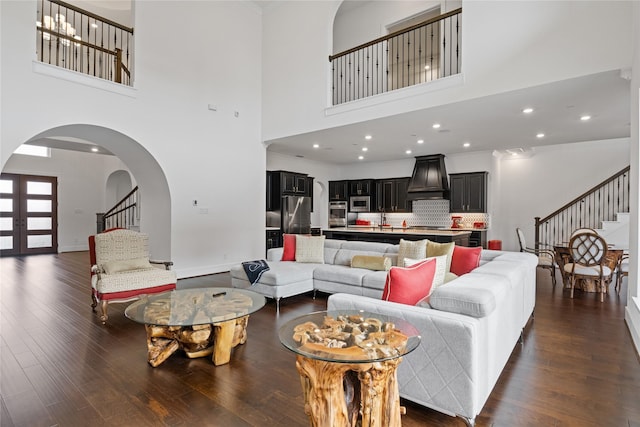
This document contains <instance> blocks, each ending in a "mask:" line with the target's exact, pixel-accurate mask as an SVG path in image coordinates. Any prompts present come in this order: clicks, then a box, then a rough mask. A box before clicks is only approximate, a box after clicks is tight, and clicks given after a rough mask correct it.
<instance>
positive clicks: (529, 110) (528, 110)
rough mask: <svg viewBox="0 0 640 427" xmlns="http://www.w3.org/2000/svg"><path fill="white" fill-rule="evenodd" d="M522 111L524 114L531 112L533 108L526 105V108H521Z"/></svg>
mask: <svg viewBox="0 0 640 427" xmlns="http://www.w3.org/2000/svg"><path fill="white" fill-rule="evenodd" d="M522 112H523V113H525V114H530V113H533V108H531V107H527V108H525V109H523V110H522Z"/></svg>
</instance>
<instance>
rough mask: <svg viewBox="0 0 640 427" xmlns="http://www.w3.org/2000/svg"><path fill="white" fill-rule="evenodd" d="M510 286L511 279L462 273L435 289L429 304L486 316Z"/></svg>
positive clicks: (463, 312)
mask: <svg viewBox="0 0 640 427" xmlns="http://www.w3.org/2000/svg"><path fill="white" fill-rule="evenodd" d="M510 287H511V282H510V280H509V279H508V278H507V277H504V276H498V275H489V274H465V275H463V276H460V277H459V278H458V279H456V280H455V281H452V282H449V283H446V284H444V285H442V286H439V287H438V288H437V289H435V290H434V291H433V292H432V293H431V297H430V298H429V304H430V305H431V307H432V308H434V309H436V310H442V311H448V312H451V313H459V314H465V315H467V316H472V317H478V318H479V317H486V316H488V315H489V314H491V313H492V312H493V310H495V308H496V305H497V304H499V303H500V302H501V301H502V300H503V299H504V298H505V295H506V294H507V293H508V292H509V288H510Z"/></svg>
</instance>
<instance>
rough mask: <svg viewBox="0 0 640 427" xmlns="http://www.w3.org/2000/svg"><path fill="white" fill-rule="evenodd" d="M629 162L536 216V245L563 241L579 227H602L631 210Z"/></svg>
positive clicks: (542, 247) (556, 243)
mask: <svg viewBox="0 0 640 427" xmlns="http://www.w3.org/2000/svg"><path fill="white" fill-rule="evenodd" d="M629 191H630V183H629V166H627V167H626V168H624V169H622V170H621V171H620V172H618V173H616V174H614V175H613V176H611V177H610V178H608V179H606V180H604V181H603V182H602V183H600V184H598V185H596V186H595V187H593V188H592V189H590V190H588V191H586V192H584V193H583V194H581V195H579V196H578V197H576V198H575V199H573V200H572V201H570V202H569V203H567V204H565V205H564V206H562V207H561V208H560V209H557V210H556V211H554V212H552V213H551V214H549V215H547V216H546V217H544V218H542V219H541V218H540V217H536V218H535V245H536V246H535V247H536V248H539V249H544V248H551V247H553V246H556V245H563V244H566V243H567V242H568V241H569V238H570V236H571V233H572V232H573V231H574V230H576V229H578V228H600V227H601V226H602V221H614V220H615V219H616V214H617V213H621V212H629Z"/></svg>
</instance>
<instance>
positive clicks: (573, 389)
mask: <svg viewBox="0 0 640 427" xmlns="http://www.w3.org/2000/svg"><path fill="white" fill-rule="evenodd" d="M88 264H89V257H88V253H86V252H73V253H65V254H60V255H33V256H28V257H15V258H1V259H0V316H1V323H0V335H1V338H2V340H1V342H0V362H1V368H2V371H1V378H0V391H1V401H0V402H1V407H0V424H1V425H2V426H3V427H4V426H29V427H31V426H52V425H59V426H89V425H91V426H165V425H166V426H183V425H184V426H186V425H205V426H308V425H309V420H308V418H307V417H306V415H305V414H304V409H303V397H302V388H301V387H300V381H299V378H298V375H297V372H296V369H295V365H294V362H295V357H294V356H293V354H292V353H290V352H289V351H287V350H286V349H284V348H283V347H282V346H281V345H280V343H279V341H278V338H277V330H278V327H279V325H281V324H283V323H284V322H286V321H287V320H289V319H291V318H293V317H295V316H298V315H301V314H305V313H308V312H311V311H317V310H323V309H325V308H326V295H320V296H319V297H318V298H317V299H315V300H314V299H313V298H312V296H311V295H300V296H297V297H293V298H287V299H285V300H283V301H282V303H281V309H280V314H279V315H277V314H276V310H275V304H274V303H273V302H272V301H269V302H268V303H267V305H266V306H265V307H264V308H263V309H262V310H260V311H259V312H257V313H255V314H253V315H252V316H251V318H250V320H249V326H248V333H249V337H248V340H247V343H246V344H244V345H242V346H239V347H237V348H236V349H234V350H233V353H232V355H231V362H230V363H229V364H228V365H223V366H217V367H216V366H214V365H213V363H212V362H211V360H209V359H207V358H203V359H188V358H186V357H184V356H182V355H179V354H177V355H174V356H172V357H171V358H169V359H168V360H167V361H166V362H165V363H164V364H162V365H161V366H160V367H158V368H151V367H150V366H149V365H148V364H147V352H146V343H145V337H146V335H145V331H144V328H143V327H142V326H141V325H139V324H136V323H134V322H132V321H130V320H128V319H126V318H125V317H124V315H123V311H124V307H125V305H112V306H110V307H109V321H108V324H107V325H106V326H102V325H101V324H100V322H99V319H98V316H97V315H96V314H95V313H92V311H91V307H90V302H91V301H90V297H89V295H90V293H89V266H88ZM542 273H544V274H542ZM202 286H230V278H229V275H228V274H226V273H223V274H217V275H211V276H203V277H198V278H193V279H186V280H181V281H180V282H179V283H178V287H202ZM625 293H626V286H624V287H623V289H622V293H621V296H618V295H616V294H615V293H613V294H611V295H609V296H608V297H607V298H606V299H605V302H604V303H600V302H599V300H598V296H597V294H587V293H580V292H576V296H575V298H574V299H573V300H571V299H570V298H569V296H568V291H563V290H562V288H561V286H560V285H558V286H556V288H553V286H552V285H551V280H550V278H549V275H548V274H546V272H540V274H539V275H538V290H537V303H536V314H535V319H534V320H533V321H531V322H530V323H529V325H528V326H527V328H526V330H525V341H524V344H523V345H517V346H516V348H515V349H514V351H513V354H512V355H511V358H510V359H509V361H508V363H507V366H506V368H505V370H504V372H503V373H502V376H501V377H500V379H499V381H498V383H497V385H496V387H495V388H494V390H493V392H492V393H491V396H490V397H489V400H488V401H487V403H486V405H485V407H484V409H483V411H482V413H481V414H480V415H479V416H478V418H477V420H476V422H477V425H478V426H501V427H502V426H505V427H507V426H599V427H602V426H606V427H608V426H611V427H617V426H635V427H640V361H639V358H638V355H637V353H636V351H635V349H634V347H633V345H632V342H631V337H630V334H629V331H628V329H627V326H626V324H625V322H624V308H625V304H626V298H625V297H624V294H625ZM403 404H404V405H405V406H406V407H407V414H406V415H404V416H403V417H402V421H403V425H404V426H425V425H430V426H463V425H464V424H463V422H462V421H461V420H460V419H456V418H452V417H449V416H446V415H443V414H439V413H437V412H435V411H432V410H429V409H426V408H424V407H421V406H419V405H415V404H412V403H411V402H406V401H403Z"/></svg>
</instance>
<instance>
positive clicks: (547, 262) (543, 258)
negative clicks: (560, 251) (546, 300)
mask: <svg viewBox="0 0 640 427" xmlns="http://www.w3.org/2000/svg"><path fill="white" fill-rule="evenodd" d="M516 234H517V235H518V243H519V244H520V252H528V253H530V254H534V255H535V256H537V257H538V267H540V268H544V269H547V270H549V272H550V273H551V283H553V286H555V285H556V262H555V259H556V255H555V253H554V251H552V250H550V249H534V248H528V247H527V244H526V242H525V239H524V233H523V232H522V230H521V229H520V228H516Z"/></svg>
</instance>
